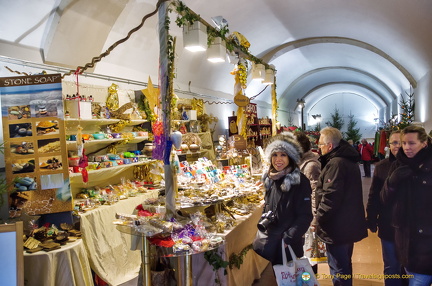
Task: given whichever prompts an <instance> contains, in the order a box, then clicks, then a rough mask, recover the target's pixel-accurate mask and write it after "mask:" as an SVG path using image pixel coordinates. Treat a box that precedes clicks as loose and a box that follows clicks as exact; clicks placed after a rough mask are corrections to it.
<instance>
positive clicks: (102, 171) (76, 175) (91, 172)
mask: <svg viewBox="0 0 432 286" xmlns="http://www.w3.org/2000/svg"><path fill="white" fill-rule="evenodd" d="M149 162H151V161H150V160H149V161H143V162H137V163H131V164H124V165H119V166H113V167H109V168H102V169H99V170H89V171H87V172H88V175H89V179H90V177H91V176H97V175H101V174H103V175H104V176H105V177H109V176H110V174H109V173H110V172H113V173H115V172H118V171H119V170H121V169H127V168H130V167H133V166H138V165H145V164H148V163H149ZM79 177H81V173H69V178H70V179H71V180H72V179H74V178H79Z"/></svg>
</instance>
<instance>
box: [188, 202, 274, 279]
mask: <svg viewBox="0 0 432 286" xmlns="http://www.w3.org/2000/svg"><path fill="white" fill-rule="evenodd" d="M261 213H262V209H261V208H258V209H256V210H255V211H254V212H253V213H252V214H250V215H249V216H247V217H246V218H244V217H239V220H242V221H241V222H240V223H239V224H238V225H237V226H236V227H235V228H234V229H232V230H230V231H229V232H227V233H226V235H225V243H224V245H222V246H221V247H220V251H221V252H222V253H223V254H224V256H225V257H224V259H225V260H227V261H228V260H229V256H230V255H231V254H232V253H235V254H240V251H242V250H243V248H245V247H246V246H248V245H249V244H251V243H252V241H253V239H254V237H255V234H256V231H257V222H258V220H259V218H260V217H261ZM268 263H269V262H268V261H267V260H265V259H264V258H262V257H260V256H258V255H257V254H256V253H255V252H254V251H253V250H252V249H251V250H249V251H248V252H247V254H246V256H245V257H244V258H243V264H241V266H240V269H237V268H236V267H235V266H234V268H233V269H229V267H227V270H228V274H227V275H224V274H223V270H220V271H219V278H220V280H221V284H222V285H231V286H243V285H252V283H253V281H254V280H255V279H257V278H260V276H261V273H262V272H263V270H264V269H265V268H266V266H267V265H268ZM192 271H193V274H192V275H193V281H194V282H193V285H196V286H200V285H213V282H214V279H215V273H214V271H213V268H212V267H211V266H210V265H209V263H208V262H207V261H206V260H205V258H204V254H196V255H192Z"/></svg>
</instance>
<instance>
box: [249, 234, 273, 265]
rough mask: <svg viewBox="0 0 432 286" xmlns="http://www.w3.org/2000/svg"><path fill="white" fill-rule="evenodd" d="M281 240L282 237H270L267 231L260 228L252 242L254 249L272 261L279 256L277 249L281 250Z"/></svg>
mask: <svg viewBox="0 0 432 286" xmlns="http://www.w3.org/2000/svg"><path fill="white" fill-rule="evenodd" d="M279 241H280V238H275V236H271V237H269V236H268V235H267V233H265V232H262V231H260V230H258V231H257V233H256V235H255V239H254V241H253V242H252V249H253V250H254V251H255V252H256V253H257V254H258V255H259V256H261V257H262V258H264V259H267V260H268V261H270V262H272V261H273V260H274V259H275V258H276V256H277V255H276V254H277V252H276V251H278V250H280V249H279V247H280V245H279Z"/></svg>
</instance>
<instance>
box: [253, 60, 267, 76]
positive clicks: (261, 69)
mask: <svg viewBox="0 0 432 286" xmlns="http://www.w3.org/2000/svg"><path fill="white" fill-rule="evenodd" d="M264 77H265V66H264V65H263V64H256V63H252V79H257V80H264Z"/></svg>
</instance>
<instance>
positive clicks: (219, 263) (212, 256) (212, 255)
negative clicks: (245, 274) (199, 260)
mask: <svg viewBox="0 0 432 286" xmlns="http://www.w3.org/2000/svg"><path fill="white" fill-rule="evenodd" d="M251 249H252V244H249V245H247V246H246V247H245V248H243V249H242V251H240V253H239V254H236V253H232V254H231V255H230V257H229V261H225V260H223V258H222V255H221V254H220V253H219V252H218V250H217V249H213V250H210V251H207V252H205V253H204V258H205V260H207V262H208V263H209V264H210V265H211V266H212V267H213V271H215V275H216V278H215V283H216V284H217V285H221V281H220V279H219V274H218V270H219V269H221V268H223V269H224V275H227V267H229V269H233V268H234V266H235V267H236V268H237V269H240V266H241V265H242V264H243V259H244V257H245V256H246V254H247V253H248V251H249V250H251Z"/></svg>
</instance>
